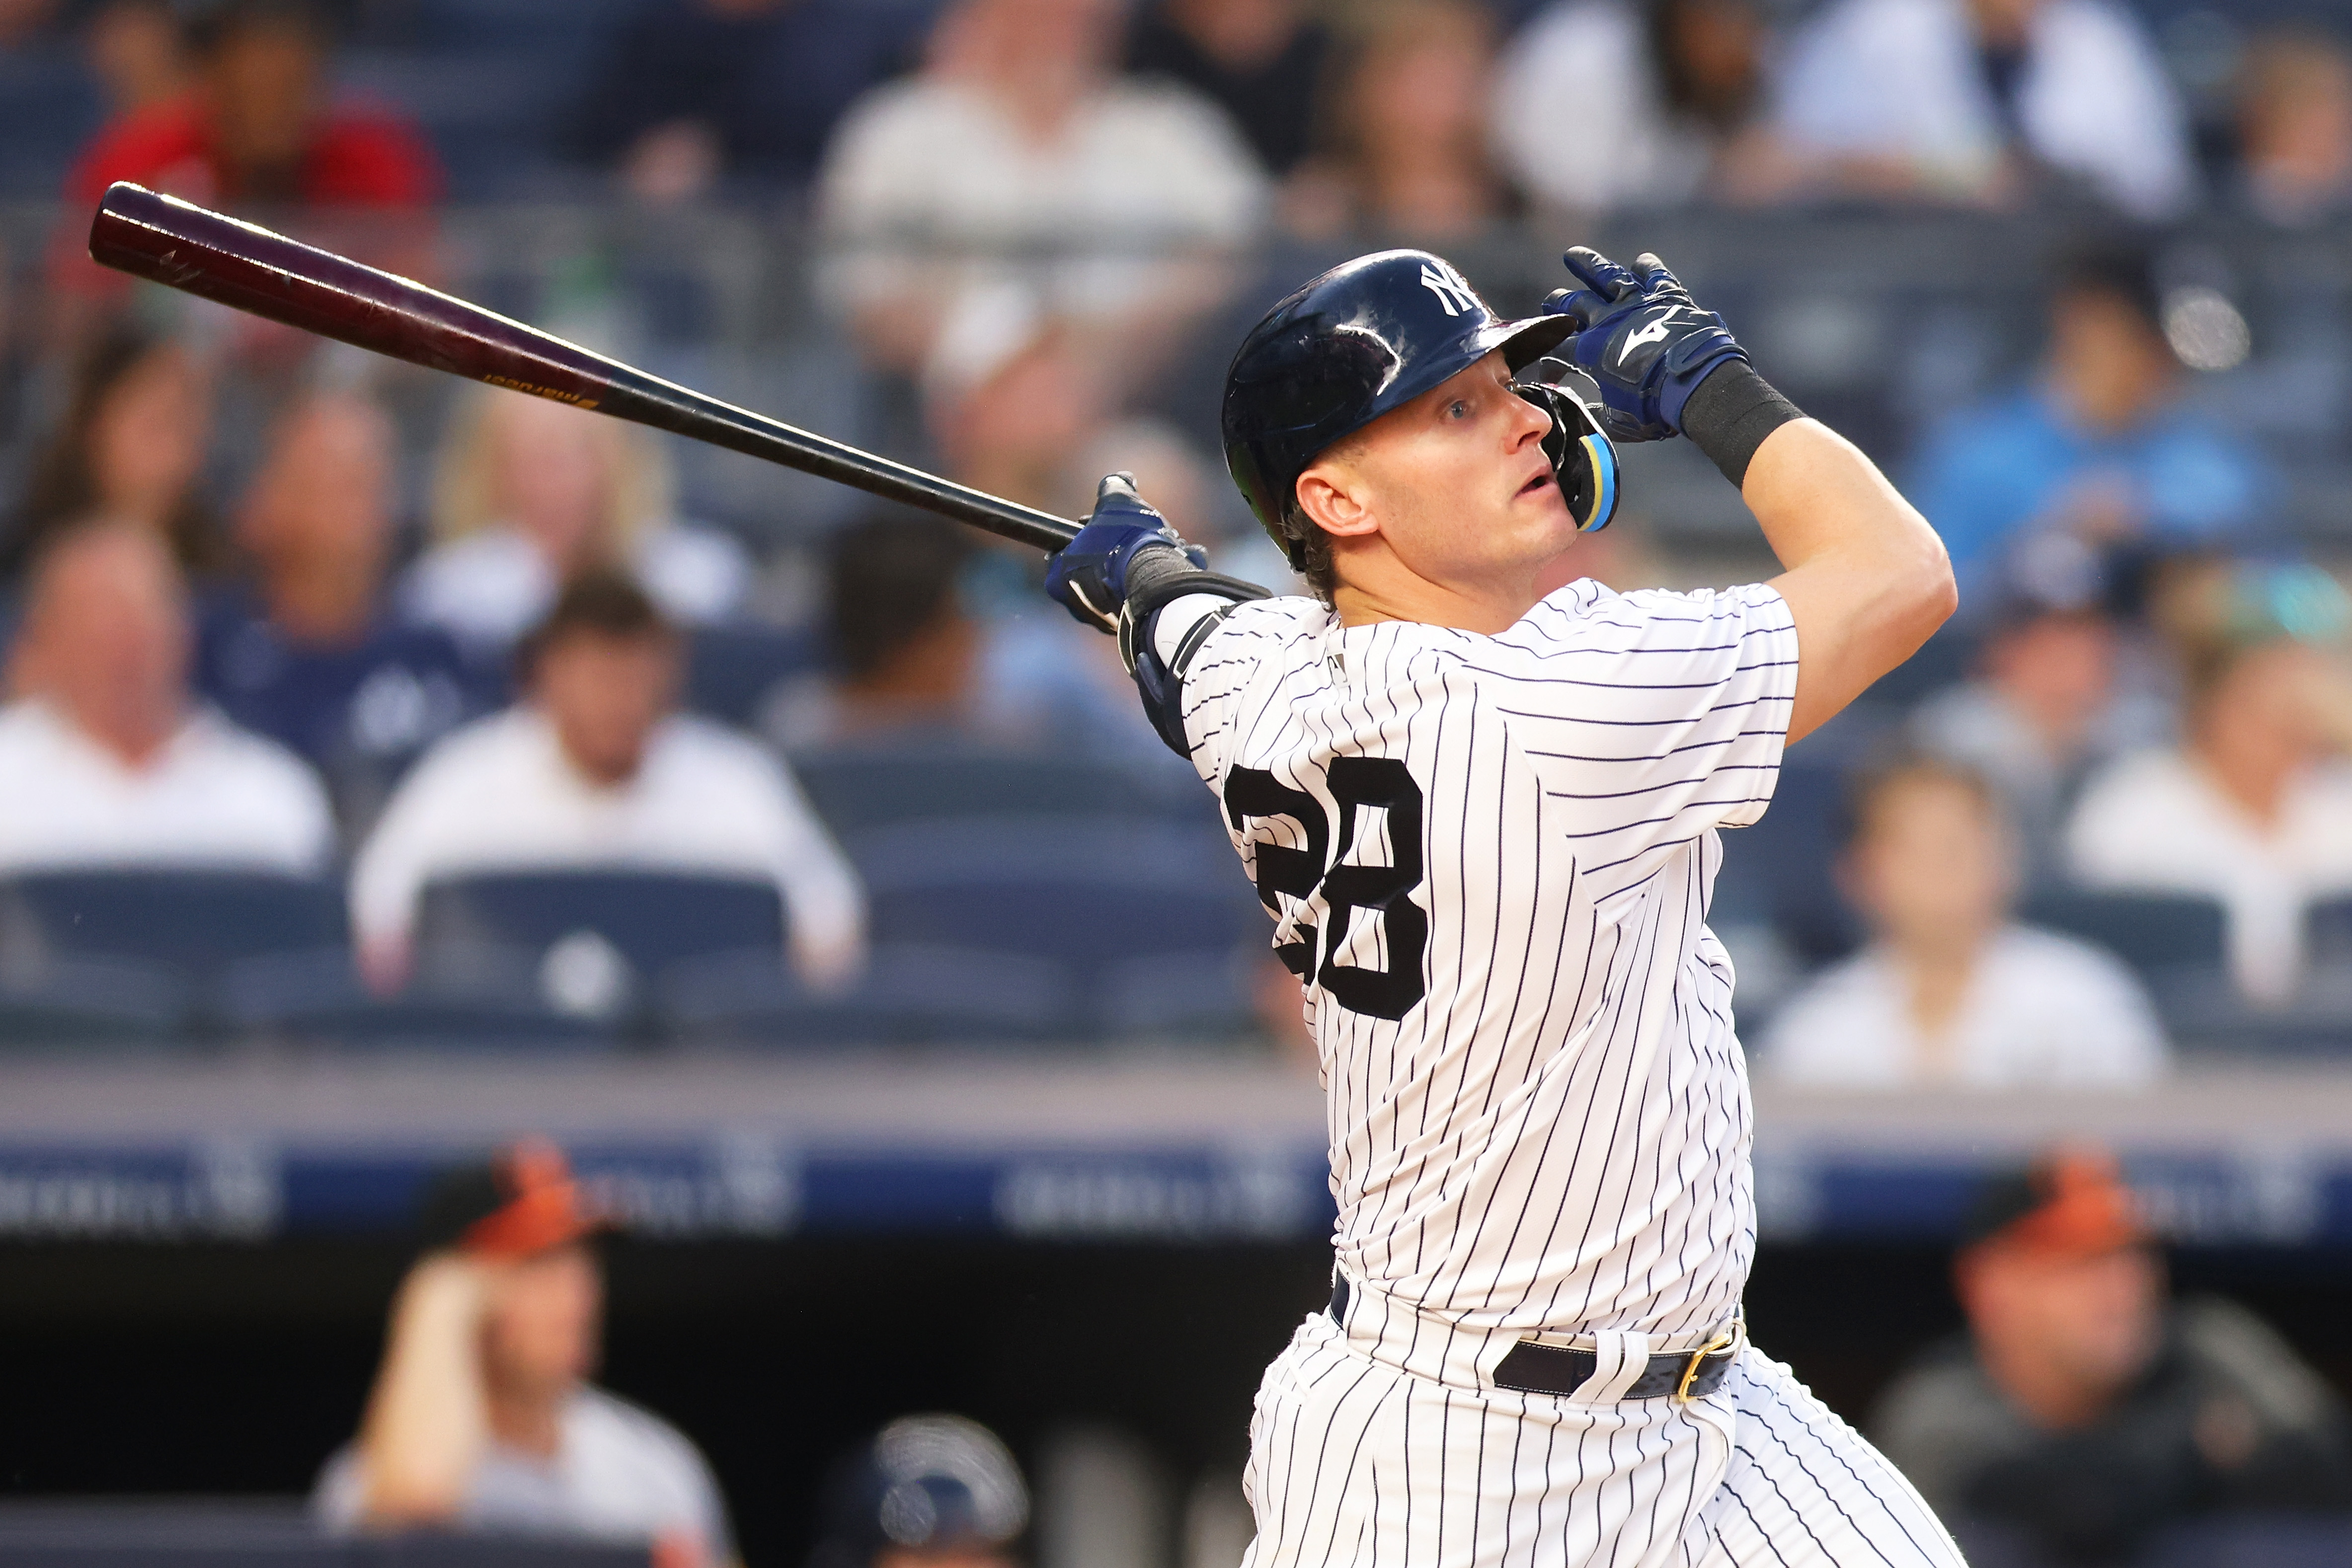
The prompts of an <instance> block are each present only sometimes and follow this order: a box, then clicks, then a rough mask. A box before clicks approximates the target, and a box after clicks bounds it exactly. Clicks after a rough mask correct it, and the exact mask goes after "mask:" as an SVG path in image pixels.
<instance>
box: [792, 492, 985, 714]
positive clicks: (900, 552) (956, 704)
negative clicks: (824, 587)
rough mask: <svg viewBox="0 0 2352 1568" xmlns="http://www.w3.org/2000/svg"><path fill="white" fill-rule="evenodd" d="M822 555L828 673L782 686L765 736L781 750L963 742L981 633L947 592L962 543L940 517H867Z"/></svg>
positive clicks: (966, 545) (953, 584) (967, 553)
mask: <svg viewBox="0 0 2352 1568" xmlns="http://www.w3.org/2000/svg"><path fill="white" fill-rule="evenodd" d="M829 552H830V557H831V559H830V561H829V563H828V564H829V567H830V572H829V579H830V586H829V599H830V604H829V606H828V608H829V611H830V614H829V616H828V620H829V621H830V622H831V630H832V638H833V655H834V664H835V674H834V675H833V677H832V678H831V679H829V680H826V681H824V682H822V683H816V684H809V685H795V686H793V687H792V688H788V690H787V691H786V693H785V694H784V695H782V697H781V699H780V700H778V701H777V702H775V703H773V704H772V705H771V706H770V709H769V712H768V714H767V715H766V716H765V719H764V727H766V729H767V730H768V733H769V734H770V735H771V736H772V737H773V738H774V739H775V740H776V742H777V743H778V744H779V745H781V746H782V747H785V748H786V749H787V750H814V749H817V748H821V747H828V746H841V745H847V744H872V743H877V742H880V743H885V744H887V743H892V742H910V741H911V742H921V743H930V744H939V743H941V742H945V741H953V740H956V739H958V738H969V737H971V735H972V733H973V731H974V729H975V727H976V722H977V712H978V706H979V705H978V699H977V689H976V688H977V683H978V676H979V671H980V646H981V627H980V624H979V622H976V621H974V620H973V619H972V618H971V615H970V614H969V613H968V612H966V610H965V608H964V604H963V600H962V595H961V590H960V588H959V586H958V579H959V578H960V576H961V573H962V571H963V569H964V566H965V564H966V563H967V562H968V561H970V560H971V555H972V545H971V539H970V538H969V537H968V536H967V535H966V533H965V532H964V531H963V530H962V529H961V528H958V527H957V526H956V525H955V524H953V523H950V522H948V521H946V520H945V519H943V518H940V517H929V516H925V515H923V514H920V513H914V512H899V511H888V512H877V513H876V514H874V515H872V516H870V517H866V518H865V519H863V520H861V521H859V522H856V523H853V524H852V525H850V526H849V527H848V528H844V529H842V530H841V531H840V532H839V533H837V534H835V535H834V537H833V538H832V540H831V543H830V546H829Z"/></svg>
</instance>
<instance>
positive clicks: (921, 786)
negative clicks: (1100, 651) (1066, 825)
mask: <svg viewBox="0 0 2352 1568" xmlns="http://www.w3.org/2000/svg"><path fill="white" fill-rule="evenodd" d="M793 772H794V773H796V774H797V775H799V777H800V781H801V787H802V788H803V789H805V790H807V791H808V796H809V800H810V801H811V802H812V803H813V804H814V806H815V807H816V809H817V811H818V813H819V814H820V815H822V816H823V817H824V820H825V821H826V822H827V823H828V824H829V825H830V826H831V827H832V829H833V831H835V833H836V834H838V835H840V836H841V837H842V838H843V839H844V840H845V841H847V840H849V839H852V838H855V837H856V836H857V835H859V834H862V833H865V832H866V831H870V830H874V829H879V828H891V827H896V826H898V825H901V824H906V823H913V822H929V821H942V820H947V819H963V818H984V817H1022V816H1034V817H1056V818H1067V817H1117V816H1132V815H1142V816H1147V817H1154V816H1162V815H1181V814H1186V813H1183V812H1182V811H1181V808H1174V807H1172V803H1171V801H1170V800H1169V799H1168V797H1167V796H1166V795H1165V794H1164V793H1163V792H1162V791H1161V790H1160V789H1159V788H1157V787H1156V786H1155V784H1154V782H1153V781H1152V780H1150V779H1147V778H1146V777H1145V776H1143V775H1141V774H1140V773H1139V772H1138V771H1136V770H1135V769H1133V768H1126V767H1123V766H1121V765H1120V764H1118V763H1116V762H1106V761H1101V760H1097V759H1088V758H1047V757H1031V756H1023V755H1020V754H1018V753H1014V752H1007V751H999V750H989V749H982V748H980V747H937V748H920V749H919V748H913V747H874V748H870V749H869V748H862V747H861V748H849V747H845V748H842V749H840V750H834V751H823V752H814V753H810V754H807V755H805V756H799V757H795V758H793ZM1183 806H1187V807H1190V808H1191V810H1190V812H1189V818H1190V820H1192V821H1205V820H1207V819H1208V818H1209V816H1210V812H1211V810H1213V807H1211V805H1210V803H1209V802H1207V801H1206V800H1202V799H1198V798H1195V799H1192V800H1186V801H1185V802H1183Z"/></svg>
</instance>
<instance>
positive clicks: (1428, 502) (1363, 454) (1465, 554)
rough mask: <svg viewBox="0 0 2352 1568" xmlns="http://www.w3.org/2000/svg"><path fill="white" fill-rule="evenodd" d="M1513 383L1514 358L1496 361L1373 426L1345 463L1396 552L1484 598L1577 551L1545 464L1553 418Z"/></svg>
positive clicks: (1344, 478) (1357, 494)
mask: <svg viewBox="0 0 2352 1568" xmlns="http://www.w3.org/2000/svg"><path fill="white" fill-rule="evenodd" d="M1510 382H1511V372H1510V369H1509V367H1508V366H1507V365H1506V364H1505V363H1504V362H1503V356H1502V355H1501V354H1500V353H1499V352H1497V353H1493V354H1489V355H1487V356H1486V358H1485V359H1483V360H1481V361H1478V362H1477V363H1476V364H1475V365H1473V366H1471V367H1470V368H1469V369H1468V370H1466V371H1463V372H1462V373H1461V374H1460V375H1457V376H1455V377H1454V379H1453V380H1451V381H1448V382H1444V384H1443V385H1441V386H1439V387H1437V388H1436V389H1435V390H1433V391H1432V392H1424V393H1423V394H1422V395H1421V396H1420V397H1418V398H1415V399H1414V400H1413V401H1412V402H1409V403H1407V404H1405V405H1404V406H1403V407H1402V408H1400V409H1397V410H1395V411H1393V412H1392V413H1387V414H1384V415H1382V416H1381V418H1379V419H1377V420H1374V421H1373V422H1372V423H1370V424H1369V425H1367V426H1365V427H1364V429H1363V430H1362V431H1361V432H1360V433H1359V434H1358V435H1357V437H1356V439H1355V440H1353V441H1351V442H1349V443H1347V444H1345V445H1344V446H1343V447H1342V448H1340V449H1339V454H1338V455H1337V460H1336V466H1337V467H1338V468H1339V469H1340V470H1341V475H1340V480H1341V483H1343V484H1345V485H1346V486H1349V490H1350V492H1351V495H1352V497H1353V498H1354V499H1355V500H1356V501H1357V502H1358V503H1360V506H1361V507H1363V509H1364V511H1365V512H1366V513H1368V514H1369V516H1370V518H1371V519H1372V521H1373V522H1374V524H1375V525H1376V527H1377V531H1378V533H1379V536H1380V538H1381V541H1382V542H1383V543H1384V544H1385V545H1386V547H1387V549H1388V550H1389V551H1390V552H1391V553H1392V554H1393V555H1394V556H1395V558H1396V559H1397V560H1398V561H1399V562H1400V563H1402V565H1403V566H1404V567H1405V568H1406V569H1407V570H1410V571H1411V572H1412V574H1413V575H1414V576H1416V577H1419V578H1421V579H1423V580H1426V581H1428V582H1431V583H1434V584H1438V585H1441V586H1444V587H1447V588H1452V589H1456V590H1459V591H1465V592H1468V593H1473V594H1477V593H1479V592H1480V591H1482V590H1484V591H1492V590H1493V589H1495V588H1496V587H1500V586H1503V585H1507V584H1518V583H1521V582H1522V581H1524V582H1525V583H1526V584H1530V585H1531V584H1532V583H1533V581H1534V579H1535V575H1536V574H1537V573H1538V572H1539V571H1540V570H1542V569H1543V568H1544V567H1546V566H1547V565H1549V563H1550V562H1552V561H1553V560H1555V559H1558V557H1559V555H1560V554H1561V552H1562V551H1564V550H1566V549H1569V548H1570V546H1572V545H1573V544H1574V543H1575V542H1576V523H1575V521H1574V519H1573V518H1571V517H1570V516H1569V511H1568V501H1567V499H1566V497H1563V496H1561V495H1560V493H1559V482H1558V480H1557V479H1556V478H1555V477H1554V476H1553V474H1552V471H1551V460H1550V459H1549V457H1547V456H1545V455H1544V450H1543V445H1542V443H1543V438H1544V436H1545V435H1546V434H1549V432H1550V430H1551V416H1550V415H1549V414H1547V413H1544V412H1543V411H1541V410H1540V409H1538V408H1537V407H1536V406H1535V405H1534V404H1532V403H1530V402H1528V401H1527V400H1526V399H1525V398H1523V397H1521V396H1519V395H1518V393H1517V392H1513V391H1512V390H1511V384H1510ZM1322 466H1323V465H1320V464H1318V465H1317V467H1318V468H1320V467H1322ZM1315 471H1316V470H1315V469H1309V470H1308V472H1309V473H1310V474H1312V473H1314V472H1315ZM1347 575H1348V572H1347V570H1346V568H1345V566H1344V565H1343V566H1342V568H1341V576H1342V577H1343V578H1345V577H1347ZM1527 597H1528V602H1529V603H1532V602H1533V595H1532V592H1531V591H1530V592H1528V595H1527Z"/></svg>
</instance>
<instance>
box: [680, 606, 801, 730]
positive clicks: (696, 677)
mask: <svg viewBox="0 0 2352 1568" xmlns="http://www.w3.org/2000/svg"><path fill="white" fill-rule="evenodd" d="M823 657H824V650H823V648H822V646H821V645H820V644H819V643H818V641H817V639H815V638H814V637H813V636H811V635H809V634H808V633H806V632H780V631H777V630H776V629H774V628H773V627H768V626H750V625H738V626H706V627H703V628H701V629H699V630H698V631H697V632H695V633H694V635H693V637H692V638H691V639H689V641H688V644H687V663H686V706H688V707H690V708H692V709H693V710H694V711H695V712H697V713H701V714H708V715H709V716H711V717H712V718H716V719H722V720H724V721H725V722H727V723H729V724H734V725H748V724H750V723H751V721H752V720H753V719H754V718H755V717H757V716H758V715H759V711H760V704H761V702H762V701H763V700H765V699H766V697H767V695H768V694H769V693H770V692H772V691H773V690H774V689H775V688H776V685H777V684H778V683H779V682H782V681H783V680H786V679H788V678H789V677H791V676H793V675H798V674H806V673H807V672H809V671H811V670H814V668H816V667H817V665H818V664H819V663H820V662H821V661H822V660H823Z"/></svg>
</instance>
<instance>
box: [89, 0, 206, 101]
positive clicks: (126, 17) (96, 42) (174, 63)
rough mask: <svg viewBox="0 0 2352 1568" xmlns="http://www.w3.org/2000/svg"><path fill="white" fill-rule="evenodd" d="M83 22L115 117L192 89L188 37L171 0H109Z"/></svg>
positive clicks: (93, 62) (91, 56) (92, 58)
mask: <svg viewBox="0 0 2352 1568" xmlns="http://www.w3.org/2000/svg"><path fill="white" fill-rule="evenodd" d="M85 26H86V31H85V34H84V37H85V39H86V43H85V47H86V48H87V50H88V52H89V67H90V71H91V73H92V74H93V75H95V76H96V77H97V78H98V79H99V81H100V83H101V84H103V86H104V87H105V89H106V100H107V104H108V106H109V107H110V108H111V109H112V110H114V112H115V114H116V115H117V116H127V115H135V114H138V113H140V112H142V111H143V110H150V109H152V108H154V107H155V106H156V105H158V104H161V103H164V102H168V101H169V100H171V99H175V98H177V97H179V96H180V95H181V94H183V93H184V92H186V91H187V90H188V88H189V74H190V73H189V60H188V49H187V39H186V38H185V37H184V35H183V34H182V33H181V31H180V22H179V18H178V17H177V16H174V15H173V7H172V4H171V0H106V3H105V4H103V5H100V6H99V7H98V9H97V10H96V11H95V12H94V13H92V15H91V16H90V18H89V22H88V23H87V24H86V25H85Z"/></svg>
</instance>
